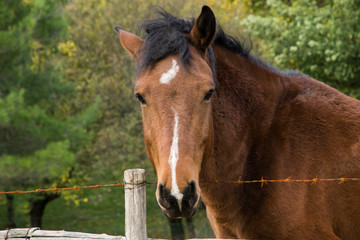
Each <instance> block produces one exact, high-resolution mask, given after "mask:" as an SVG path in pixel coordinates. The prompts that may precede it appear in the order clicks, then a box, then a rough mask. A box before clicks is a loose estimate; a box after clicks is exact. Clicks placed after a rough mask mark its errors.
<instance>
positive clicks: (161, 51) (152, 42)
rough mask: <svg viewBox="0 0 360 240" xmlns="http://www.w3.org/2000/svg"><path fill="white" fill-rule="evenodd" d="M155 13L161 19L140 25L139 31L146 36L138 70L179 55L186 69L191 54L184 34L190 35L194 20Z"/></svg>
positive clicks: (161, 11) (161, 12) (159, 11)
mask: <svg viewBox="0 0 360 240" xmlns="http://www.w3.org/2000/svg"><path fill="white" fill-rule="evenodd" d="M156 12H157V13H158V14H160V15H161V16H162V18H157V19H152V20H148V21H144V22H142V24H141V25H140V29H141V30H142V31H144V32H145V34H146V35H145V39H144V40H145V43H144V45H143V47H142V49H141V59H140V62H139V67H138V70H141V69H144V68H147V67H149V66H152V65H153V64H154V63H156V62H158V61H159V60H161V59H164V58H166V57H167V56H170V55H175V54H177V55H179V58H180V61H181V63H182V64H183V65H184V66H185V67H187V66H188V65H189V64H190V59H191V54H190V50H189V40H188V38H187V36H186V35H185V34H184V33H190V31H191V29H192V26H193V25H194V22H195V19H181V18H176V17H174V16H172V15H170V14H169V13H167V12H166V11H165V10H163V9H160V10H157V11H156Z"/></svg>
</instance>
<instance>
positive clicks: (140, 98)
mask: <svg viewBox="0 0 360 240" xmlns="http://www.w3.org/2000/svg"><path fill="white" fill-rule="evenodd" d="M135 96H136V98H137V100H139V102H140V103H141V105H145V104H146V101H145V98H144V97H143V96H141V95H140V94H136V95H135Z"/></svg>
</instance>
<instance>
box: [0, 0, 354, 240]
mask: <svg viewBox="0 0 360 240" xmlns="http://www.w3.org/2000/svg"><path fill="white" fill-rule="evenodd" d="M204 4H206V5H209V6H210V7H211V8H212V9H213V11H214V13H215V15H216V17H217V21H218V23H219V24H220V25H221V26H222V27H223V29H224V30H225V31H226V32H227V33H230V34H232V35H234V36H237V37H238V38H239V39H240V40H241V41H243V42H245V43H247V44H250V42H252V45H253V50H252V53H253V54H255V55H258V56H260V57H261V58H262V59H264V60H265V61H267V62H269V63H270V64H272V65H274V66H276V67H278V68H279V69H281V70H287V69H296V70H300V71H302V72H304V73H305V74H308V75H310V76H312V77H314V78H316V79H318V80H320V81H323V82H325V83H327V84H329V85H331V86H333V87H335V88H337V89H339V90H340V91H342V92H344V93H346V94H348V95H350V96H352V97H355V98H359V97H360V18H359V16H360V2H359V1H358V0H314V1H309V0H306V1H302V0H267V1H265V0H243V1H237V0H217V1H215V0H211V1H210V0H209V1H200V0H191V1H190V0H187V1H168V0H166V1H165V0H134V1H130V0H106V1H105V0H76V1H75V0H73V1H71V0H68V1H66V0H1V1H0V191H10V190H30V189H36V188H53V187H67V186H74V185H75V184H77V185H94V184H108V183H117V182H122V179H123V171H124V170H125V169H129V168H137V167H140V168H145V169H146V170H147V179H148V181H149V182H153V181H156V175H155V173H154V170H153V167H152V166H151V164H150V162H149V161H148V160H147V157H146V153H145V148H144V144H143V139H142V127H141V114H140V107H139V106H138V105H139V104H138V102H137V101H136V100H135V99H134V96H133V90H132V88H133V84H134V79H135V71H134V70H135V67H136V66H135V64H134V63H133V61H132V60H131V58H130V57H128V55H127V54H126V52H125V51H124V49H122V47H121V44H120V43H119V40H118V36H117V34H116V33H115V32H114V30H113V26H114V25H119V26H121V27H123V28H124V29H126V30H127V31H130V32H133V33H136V34H138V35H140V36H141V35H143V33H141V32H139V31H138V29H137V24H138V23H139V22H141V20H144V19H151V18H155V17H157V15H156V13H154V11H153V10H154V9H156V8H157V7H161V8H163V9H165V10H166V11H168V12H170V13H171V14H172V15H175V16H179V17H183V18H191V17H196V16H198V14H199V13H200V10H201V7H202V5H204ZM147 209H148V210H147V211H148V212H147V215H148V218H147V223H148V236H149V237H154V238H174V239H176V238H179V239H181V238H184V237H213V233H212V230H211V228H210V226H209V224H208V221H207V219H206V214H205V207H204V206H203V205H201V207H200V209H199V211H198V214H197V215H196V216H195V217H193V218H192V219H187V220H176V221H170V220H168V219H167V218H166V217H165V216H163V214H162V213H161V211H160V208H159V207H158V205H157V203H156V200H155V185H151V184H150V185H147ZM124 212H125V211H124V193H123V189H121V188H101V189H95V190H81V191H79V192H74V191H63V192H59V193H46V194H45V193H41V194H12V195H2V196H0V229H1V230H3V229H6V228H15V227H30V226H41V228H42V229H48V230H52V229H58V230H60V229H64V230H68V231H81V232H89V233H107V234H112V235H124Z"/></svg>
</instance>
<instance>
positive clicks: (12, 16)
mask: <svg viewBox="0 0 360 240" xmlns="http://www.w3.org/2000/svg"><path fill="white" fill-rule="evenodd" d="M64 2H65V1H42V0H34V1H2V2H1V3H0V5H1V7H0V9H1V11H2V12H1V17H0V18H1V23H0V24H1V25H0V29H1V32H0V39H1V40H0V53H1V57H0V65H1V70H0V80H1V81H0V90H1V91H0V97H1V98H0V169H1V174H0V189H1V190H5V191H6V190H11V189H28V188H34V187H36V188H39V187H54V186H65V185H66V184H68V183H69V182H70V183H73V182H74V181H76V178H74V176H73V174H72V171H73V169H74V168H75V167H76V164H77V157H76V156H77V155H78V154H80V153H81V150H82V147H83V146H84V145H86V144H88V143H89V142H90V141H91V139H92V138H93V134H92V132H91V131H90V132H88V131H86V130H87V127H89V126H90V125H91V124H92V123H93V122H94V121H95V120H96V119H97V115H98V114H99V112H98V105H99V103H100V99H99V98H98V99H97V100H96V101H94V103H93V104H89V105H88V106H87V108H86V109H84V110H83V111H81V112H78V113H76V114H72V115H69V114H66V112H65V113H64V111H63V110H62V108H63V104H66V102H67V98H70V97H71V96H72V95H73V94H74V91H75V89H74V85H73V84H70V83H69V82H67V81H65V80H64V79H63V74H62V73H61V71H60V68H61V62H56V61H54V59H53V55H55V54H56V52H57V45H58V43H59V41H60V40H61V39H63V38H64V36H65V30H66V27H67V23H66V21H65V20H64V18H63V16H62V14H61V12H62V8H63V4H64ZM58 196H59V195H58V194H57V193H44V194H38V195H31V196H29V197H28V198H27V201H28V202H29V214H30V216H31V217H30V225H31V226H40V225H41V218H42V215H43V212H44V209H45V207H46V204H47V203H48V202H49V201H51V200H53V199H55V198H57V197H58ZM13 199H14V197H13V196H10V198H7V206H8V211H7V212H8V220H9V223H8V225H9V226H12V227H13V226H14V225H15V223H14V217H13V216H11V215H12V214H13V213H14V210H13V208H14V205H13Z"/></svg>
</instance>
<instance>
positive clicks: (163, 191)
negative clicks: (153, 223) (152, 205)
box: [158, 184, 171, 208]
mask: <svg viewBox="0 0 360 240" xmlns="http://www.w3.org/2000/svg"><path fill="white" fill-rule="evenodd" d="M158 188H159V199H158V201H159V204H160V205H161V206H162V207H163V208H170V207H171V205H170V202H169V201H168V200H169V196H170V191H169V189H167V188H166V187H164V185H162V184H159V187H158Z"/></svg>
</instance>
